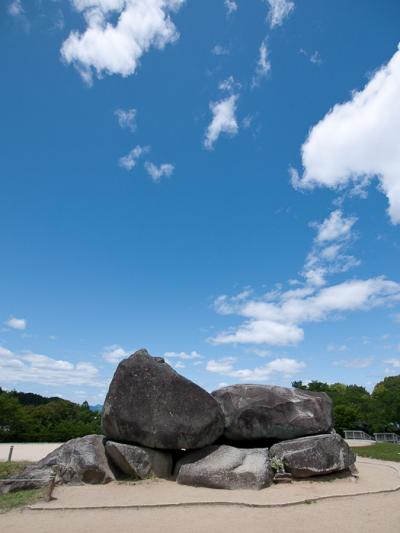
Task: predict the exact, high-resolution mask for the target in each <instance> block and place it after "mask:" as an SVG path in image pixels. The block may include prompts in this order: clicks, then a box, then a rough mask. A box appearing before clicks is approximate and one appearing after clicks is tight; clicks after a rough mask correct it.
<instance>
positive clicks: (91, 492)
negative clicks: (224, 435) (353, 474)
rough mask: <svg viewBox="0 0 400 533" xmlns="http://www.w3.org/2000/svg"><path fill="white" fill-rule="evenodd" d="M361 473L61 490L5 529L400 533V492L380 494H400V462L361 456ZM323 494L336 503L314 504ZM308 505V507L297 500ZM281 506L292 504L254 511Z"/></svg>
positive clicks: (6, 517) (1, 525)
mask: <svg viewBox="0 0 400 533" xmlns="http://www.w3.org/2000/svg"><path fill="white" fill-rule="evenodd" d="M358 468H359V472H360V477H359V479H358V480H356V479H353V478H341V477H338V478H336V479H334V480H331V481H323V480H320V481H315V480H314V481H301V482H295V483H293V484H290V485H275V486H272V487H269V488H267V489H264V490H261V491H221V490H212V489H204V488H194V487H185V486H182V485H177V484H176V483H173V482H168V481H162V480H154V481H146V482H139V483H136V484H128V485H127V484H118V483H111V484H109V485H106V486H88V485H86V486H79V487H58V488H57V489H56V491H55V497H56V500H54V501H53V502H51V503H50V504H45V503H44V502H41V503H39V504H36V505H34V506H32V508H30V509H25V510H22V511H12V512H9V513H6V514H3V515H0V531H7V532H10V533H27V532H30V533H50V532H51V533H54V531H57V533H71V532H74V533H91V532H95V533H106V532H107V533H109V532H110V531H116V532H118V533H119V532H121V533H124V532H130V531H133V532H138V533H139V532H140V533H142V532H145V533H146V532H149V533H153V532H154V533H158V532H162V533H202V532H207V533H225V532H226V531H230V532H236V531H237V532H243V531H245V532H246V533H259V532H263V533H266V532H268V533H270V532H279V533H282V532H283V533H286V532H288V533H291V532H299V533H300V532H307V533H317V532H318V533H321V532H322V533H330V532H332V533H333V532H335V533H338V532H340V533H347V532H352V533H354V532H355V531H362V532H363V533H376V532H379V531H385V533H399V531H400V526H399V524H400V490H397V491H396V492H388V493H382V492H381V493H378V492H376V491H385V490H396V489H400V464H399V463H389V462H383V461H373V460H370V459H368V460H367V459H364V458H360V460H359V462H358ZM370 491H374V492H375V493H374V494H368V492H370ZM355 493H364V494H362V495H357V496H356V495H355ZM321 496H325V497H328V498H327V499H323V500H319V501H312V500H313V498H318V497H321ZM337 496H341V497H340V498H337ZM302 500H303V501H304V500H307V503H297V504H296V503H295V502H299V501H302ZM182 504H183V505H182ZM274 504H278V505H282V504H289V505H287V506H284V507H249V505H264V506H265V505H274ZM146 506H147V507H146ZM85 507H86V508H85Z"/></svg>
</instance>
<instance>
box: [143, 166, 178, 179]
mask: <svg viewBox="0 0 400 533" xmlns="http://www.w3.org/2000/svg"><path fill="white" fill-rule="evenodd" d="M144 166H145V169H146V171H147V174H148V175H149V176H150V178H151V179H152V180H153V182H154V183H159V182H160V181H161V178H163V177H166V178H169V177H170V176H172V174H173V172H174V169H175V167H174V165H171V163H163V164H162V165H160V166H159V167H157V166H156V165H155V164H154V163H150V162H149V161H146V163H145V164H144Z"/></svg>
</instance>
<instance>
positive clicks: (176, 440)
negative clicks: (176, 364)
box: [102, 350, 224, 449]
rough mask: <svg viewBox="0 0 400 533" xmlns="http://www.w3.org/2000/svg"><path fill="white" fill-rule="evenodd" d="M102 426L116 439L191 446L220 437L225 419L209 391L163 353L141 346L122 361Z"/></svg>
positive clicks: (165, 446)
mask: <svg viewBox="0 0 400 533" xmlns="http://www.w3.org/2000/svg"><path fill="white" fill-rule="evenodd" d="M102 428H103V432H104V433H105V435H106V436H107V437H108V438H110V439H112V440H118V441H124V442H129V443H134V444H140V445H142V446H147V447H149V448H160V449H181V448H185V449H190V448H201V447H203V446H207V445H208V444H211V443H213V442H214V441H215V440H216V439H218V437H220V436H221V435H222V433H223V430H224V419H223V415H222V411H221V409H220V407H219V405H218V403H217V402H216V400H215V399H214V398H213V397H212V396H211V395H210V394H208V392H206V391H205V390H203V389H202V388H201V387H199V386H198V385H196V384H194V383H192V382H191V381H190V380H188V379H186V378H184V377H183V376H180V375H179V374H178V373H177V372H175V370H173V369H172V368H171V367H170V366H169V365H168V364H167V363H166V362H165V361H164V359H162V358H161V357H151V356H150V355H149V354H148V352H147V351H146V350H139V351H138V352H136V353H134V354H133V355H131V356H130V357H129V358H128V359H125V360H124V361H121V363H120V364H119V365H118V368H117V370H116V372H115V374H114V377H113V379H112V382H111V385H110V388H109V391H108V394H107V397H106V401H105V404H104V408H103V415H102Z"/></svg>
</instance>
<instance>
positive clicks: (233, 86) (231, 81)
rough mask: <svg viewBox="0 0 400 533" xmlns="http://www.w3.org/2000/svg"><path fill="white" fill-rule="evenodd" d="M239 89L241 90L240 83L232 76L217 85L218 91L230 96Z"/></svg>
mask: <svg viewBox="0 0 400 533" xmlns="http://www.w3.org/2000/svg"><path fill="white" fill-rule="evenodd" d="M240 88H241V85H240V83H239V82H237V81H235V78H234V77H233V76H228V78H226V79H225V80H223V81H221V82H220V83H219V85H218V89H219V90H220V91H226V92H228V93H230V94H232V93H233V92H234V91H236V90H238V89H240Z"/></svg>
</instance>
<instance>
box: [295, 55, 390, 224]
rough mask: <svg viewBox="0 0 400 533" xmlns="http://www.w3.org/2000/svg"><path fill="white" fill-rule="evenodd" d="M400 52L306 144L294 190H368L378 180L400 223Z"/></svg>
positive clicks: (333, 111)
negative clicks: (344, 188) (374, 179)
mask: <svg viewBox="0 0 400 533" xmlns="http://www.w3.org/2000/svg"><path fill="white" fill-rule="evenodd" d="M399 99H400V50H398V51H397V52H396V53H395V54H394V55H393V57H392V58H391V59H390V61H389V62H388V63H387V64H386V65H384V66H383V67H382V68H381V69H380V70H378V71H377V72H375V74H374V75H373V76H372V77H371V79H370V80H369V82H368V83H367V84H366V85H365V87H364V88H363V89H362V90H361V91H358V92H357V91H354V92H353V93H352V97H351V99H350V100H349V101H347V102H345V103H343V104H337V105H335V106H334V107H333V109H331V110H330V111H329V112H328V113H327V114H326V115H325V117H324V118H323V119H322V120H321V121H320V122H319V123H318V124H316V125H315V126H314V127H313V128H312V129H311V131H310V134H309V136H308V138H307V140H306V142H305V143H304V144H303V146H302V162H303V167H304V172H303V174H302V175H301V176H300V175H299V174H298V173H296V171H294V170H293V169H292V171H291V174H292V183H293V185H294V186H295V187H298V188H303V189H314V188H315V187H328V188H331V189H341V188H343V187H346V186H349V185H350V186H353V187H354V186H356V187H357V188H358V191H359V190H360V189H363V188H365V187H366V186H367V185H368V183H369V182H370V181H371V180H372V179H373V178H374V177H376V178H377V179H378V180H379V189H380V190H381V191H383V192H384V194H385V195H386V196H387V198H388V202H389V209H388V211H389V216H390V218H391V220H392V222H393V223H394V224H398V223H400V144H399V135H398V132H399V130H400V106H399V105H398V102H399Z"/></svg>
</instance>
